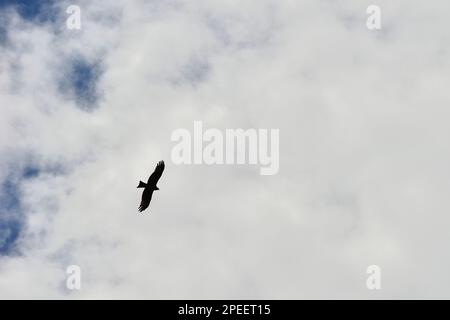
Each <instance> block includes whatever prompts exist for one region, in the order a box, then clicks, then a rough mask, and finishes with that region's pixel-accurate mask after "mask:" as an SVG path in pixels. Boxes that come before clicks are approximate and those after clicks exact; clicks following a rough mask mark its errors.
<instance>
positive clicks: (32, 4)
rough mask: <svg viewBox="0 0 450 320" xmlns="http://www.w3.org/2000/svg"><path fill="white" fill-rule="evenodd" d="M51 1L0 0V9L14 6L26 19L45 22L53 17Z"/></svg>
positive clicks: (54, 12) (53, 10)
mask: <svg viewBox="0 0 450 320" xmlns="http://www.w3.org/2000/svg"><path fill="white" fill-rule="evenodd" d="M53 3H54V1H53V0H14V1H12V0H0V10H2V9H5V8H14V9H15V10H16V11H17V12H18V13H19V14H20V16H21V17H22V18H24V19H26V20H32V21H37V22H46V21H53V20H54V19H55V16H56V9H55V8H54V7H53Z"/></svg>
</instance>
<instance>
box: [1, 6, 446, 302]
mask: <svg viewBox="0 0 450 320" xmlns="http://www.w3.org/2000/svg"><path fill="white" fill-rule="evenodd" d="M373 4H375V5H378V6H379V7H380V9H381V29H380V30H369V29H368V28H367V26H366V20H367V18H368V14H367V13H366V9H367V7H368V6H369V5H373ZM70 5H77V6H79V7H80V10H81V28H80V29H79V30H78V29H74V30H71V29H68V28H67V25H66V20H67V18H68V17H69V14H67V13H66V9H67V8H68V7H69V6H70ZM449 10H450V4H449V3H448V1H445V0H435V1H433V5H432V6H430V5H427V3H425V2H424V1H418V0H412V1H406V0H399V1H394V2H393V1H387V0H378V1H375V2H373V1H357V2H355V1H348V0H335V1H330V0H319V1H318V0H314V1H313V0H302V1H293V0H281V1H275V0H243V1H242V0H241V1H234V0H231V1H230V0H217V1H210V0H208V1H207V0H198V1H184V0H168V1H159V0H153V1H144V0H136V1H125V0H117V1H106V0H98V1H83V0H80V1H76V2H75V1H74V2H72V1H39V2H38V1H14V2H13V1H0V110H1V117H0V298H1V299H19V298H21V299H33V298H39V299H316V298H318V299H355V298H356V299H449V298H450V289H449V288H450V277H449V276H448V270H449V269H450V253H449V252H448V251H447V250H445V248H446V246H447V244H448V243H449V242H450V233H449V232H448V224H449V223H450V217H449V215H448V214H449V212H450V197H448V191H449V190H450V170H449V169H448V166H449V163H450V148H449V146H448V143H447V141H446V140H447V137H448V136H449V134H450V127H449V126H448V119H449V117H450V109H449V102H450V96H449V94H448V88H447V85H448V83H450V81H449V80H450V79H449V77H450V59H449V58H450V32H449V31H448V30H449V28H448V11H449ZM194 121H202V123H203V126H204V127H207V128H217V129H219V130H226V129H233V128H244V129H247V128H256V129H267V130H270V129H279V139H280V140H279V150H280V154H279V159H280V164H279V171H278V172H277V174H274V175H267V176H264V175H260V172H259V167H258V166H254V165H206V164H199V165H183V164H179V165H177V164H175V163H173V162H172V161H171V151H172V148H173V147H174V143H173V141H171V134H172V133H173V132H174V131H175V130H177V129H180V128H185V129H188V130H193V125H194ZM159 160H164V161H165V163H166V168H165V171H164V174H163V176H162V178H161V180H160V181H159V183H158V186H159V188H160V190H159V191H157V192H155V194H154V195H153V200H152V202H151V205H150V208H149V209H148V210H147V211H145V212H144V214H140V213H138V212H137V208H138V206H139V202H140V197H141V189H139V190H138V189H136V186H137V184H138V182H139V180H143V181H145V180H146V179H147V178H148V176H149V174H150V173H151V172H152V171H153V169H154V167H155V165H156V163H157V162H158V161H159ZM70 265H77V266H79V267H80V270H81V289H80V290H70V289H68V288H67V286H66V280H67V273H66V270H67V267H68V266H70ZM370 265H377V266H379V268H380V270H381V284H382V285H381V289H380V290H369V289H368V288H367V286H366V280H367V278H368V274H367V272H366V270H367V267H368V266H370Z"/></svg>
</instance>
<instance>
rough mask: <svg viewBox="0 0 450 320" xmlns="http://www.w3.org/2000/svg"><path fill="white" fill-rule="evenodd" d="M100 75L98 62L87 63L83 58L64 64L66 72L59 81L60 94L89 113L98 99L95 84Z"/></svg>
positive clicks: (98, 95)
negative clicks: (72, 100)
mask: <svg viewBox="0 0 450 320" xmlns="http://www.w3.org/2000/svg"><path fill="white" fill-rule="evenodd" d="M100 75H101V67H100V63H99V62H89V61H87V60H86V59H84V58H83V57H77V58H75V59H72V60H69V61H68V62H66V72H65V74H63V78H62V79H61V85H60V89H61V92H62V93H63V94H64V95H66V96H69V98H71V99H74V100H75V102H76V104H77V106H78V107H80V108H81V109H83V110H86V111H89V110H92V109H95V107H96V105H97V101H98V99H99V97H100V94H99V92H98V86H97V82H98V80H99V78H100Z"/></svg>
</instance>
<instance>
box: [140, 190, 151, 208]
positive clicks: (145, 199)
mask: <svg viewBox="0 0 450 320" xmlns="http://www.w3.org/2000/svg"><path fill="white" fill-rule="evenodd" d="M152 195H153V190H151V189H148V188H145V189H144V192H142V200H141V204H140V206H139V212H142V211H144V210H145V209H147V208H148V206H149V205H150V201H151V200H152Z"/></svg>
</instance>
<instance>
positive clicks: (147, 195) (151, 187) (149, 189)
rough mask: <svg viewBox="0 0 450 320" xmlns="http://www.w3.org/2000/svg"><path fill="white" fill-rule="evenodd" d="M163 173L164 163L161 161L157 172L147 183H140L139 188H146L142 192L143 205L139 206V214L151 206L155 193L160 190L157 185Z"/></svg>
mask: <svg viewBox="0 0 450 320" xmlns="http://www.w3.org/2000/svg"><path fill="white" fill-rule="evenodd" d="M163 171H164V161H162V160H161V161H159V162H158V164H157V165H156V167H155V171H153V173H152V174H151V175H150V177H149V178H148V181H147V183H144V182H142V181H139V185H138V186H137V187H138V188H144V191H143V192H142V200H141V204H140V205H139V209H138V210H139V212H143V211H144V210H145V209H147V208H148V206H149V205H150V201H151V200H152V195H153V191H156V190H159V188H158V187H157V186H156V184H157V183H158V180H159V178H161V175H162V173H163Z"/></svg>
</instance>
